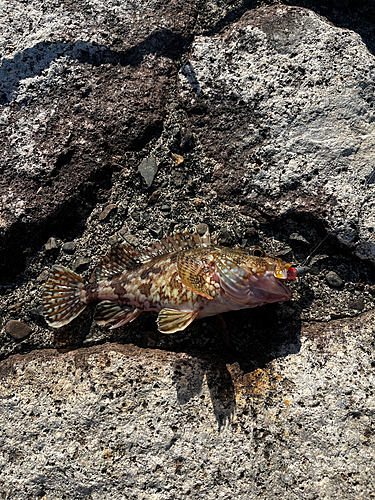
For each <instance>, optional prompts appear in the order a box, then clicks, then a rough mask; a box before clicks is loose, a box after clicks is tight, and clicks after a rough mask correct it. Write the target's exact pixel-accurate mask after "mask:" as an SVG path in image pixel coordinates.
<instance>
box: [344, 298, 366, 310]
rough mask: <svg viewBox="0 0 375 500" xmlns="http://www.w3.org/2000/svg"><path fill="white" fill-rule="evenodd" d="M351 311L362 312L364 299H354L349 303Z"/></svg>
mask: <svg viewBox="0 0 375 500" xmlns="http://www.w3.org/2000/svg"><path fill="white" fill-rule="evenodd" d="M348 307H349V309H356V310H357V311H362V310H363V308H364V303H363V300H362V299H352V300H349V302H348Z"/></svg>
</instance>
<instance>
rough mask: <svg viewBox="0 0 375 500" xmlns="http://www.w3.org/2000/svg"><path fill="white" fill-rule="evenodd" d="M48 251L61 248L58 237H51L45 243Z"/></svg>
mask: <svg viewBox="0 0 375 500" xmlns="http://www.w3.org/2000/svg"><path fill="white" fill-rule="evenodd" d="M44 248H45V250H46V252H50V251H51V250H56V249H57V248H59V243H58V241H57V239H56V238H53V237H51V238H50V239H49V240H48V241H47V243H46V244H45V245H44Z"/></svg>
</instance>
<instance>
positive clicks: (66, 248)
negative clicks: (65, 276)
mask: <svg viewBox="0 0 375 500" xmlns="http://www.w3.org/2000/svg"><path fill="white" fill-rule="evenodd" d="M76 248H77V245H76V244H75V242H74V241H67V242H66V243H64V244H63V246H62V251H63V252H65V253H68V254H70V255H71V254H73V253H74V252H75V251H76Z"/></svg>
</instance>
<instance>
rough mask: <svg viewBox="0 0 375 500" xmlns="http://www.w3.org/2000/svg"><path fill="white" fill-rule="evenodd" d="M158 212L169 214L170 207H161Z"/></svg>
mask: <svg viewBox="0 0 375 500" xmlns="http://www.w3.org/2000/svg"><path fill="white" fill-rule="evenodd" d="M160 210H161V211H162V212H169V211H170V210H171V207H170V206H169V205H162V206H161V207H160Z"/></svg>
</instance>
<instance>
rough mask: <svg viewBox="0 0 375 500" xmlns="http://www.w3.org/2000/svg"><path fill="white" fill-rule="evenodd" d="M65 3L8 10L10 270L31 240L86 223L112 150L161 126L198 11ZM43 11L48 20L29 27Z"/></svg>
mask: <svg viewBox="0 0 375 500" xmlns="http://www.w3.org/2000/svg"><path fill="white" fill-rule="evenodd" d="M61 8H62V12H61V15H59V16H57V17H54V18H52V17H50V14H49V7H47V9H45V7H43V6H42V3H38V4H35V6H34V8H33V9H32V11H28V10H27V11H24V12H23V14H22V16H23V17H22V19H23V20H22V23H21V24H19V22H18V20H19V19H20V18H19V15H18V14H15V15H14V16H13V17H12V16H11V17H9V16H8V15H7V14H5V15H6V19H7V20H6V35H5V34H4V36H6V40H7V47H8V49H7V51H6V52H4V51H3V52H2V63H1V71H2V76H1V78H0V116H2V117H3V119H2V133H1V137H0V151H1V165H0V169H1V172H2V175H1V182H0V200H2V204H3V205H4V207H3V208H2V212H1V224H0V276H1V277H2V279H8V277H14V276H15V275H17V274H18V273H19V272H20V271H22V270H23V269H24V266H25V260H26V255H25V253H24V250H25V248H27V247H29V248H32V249H33V250H35V249H37V248H39V247H40V246H41V244H42V243H44V240H43V239H44V238H45V234H46V233H47V234H48V232H54V233H57V232H58V233H59V236H60V237H61V238H66V237H67V234H70V232H71V230H72V228H74V227H77V226H79V224H80V223H81V221H82V217H85V216H87V215H88V214H89V213H90V210H91V207H92V206H93V205H94V204H95V203H96V202H97V197H98V193H99V190H100V189H102V190H103V189H105V190H106V189H108V188H110V185H111V175H112V172H113V171H114V169H115V168H116V165H115V163H116V162H115V161H114V158H115V157H121V156H123V153H124V151H129V150H135V149H141V148H142V147H143V146H144V145H145V144H146V143H148V142H149V141H150V139H151V138H152V137H153V136H154V134H156V133H159V132H160V131H161V129H162V125H163V119H164V114H165V109H164V107H165V102H166V99H167V96H168V86H169V82H170V81H171V80H174V79H175V74H176V69H177V66H176V62H177V61H178V60H179V58H180V57H181V54H182V51H183V47H184V43H185V37H187V36H188V33H189V30H190V28H191V23H192V22H193V20H194V19H195V17H196V14H197V12H196V7H195V6H194V5H193V4H191V3H190V2H188V3H186V4H184V5H182V4H181V3H180V2H178V1H177V0H168V1H167V2H162V4H160V6H159V7H158V8H154V5H153V3H152V2H147V3H146V4H142V7H139V9H140V10H139V11H138V10H137V12H139V14H140V15H139V16H138V15H136V16H135V17H134V12H135V11H133V9H127V8H125V7H124V8H122V7H120V8H119V9H120V11H121V12H120V11H119V12H118V13H116V14H115V13H114V10H113V9H112V8H109V9H104V10H102V11H101V13H100V14H99V11H98V10H97V6H96V5H95V6H94V5H92V6H91V5H90V6H87V4H84V3H82V2H81V0H78V2H73V3H69V2H68V4H64V6H62V7H61ZM16 9H17V7H16ZM136 9H138V7H137V8H136ZM35 16H36V17H35ZM35 19H39V21H38V23H39V22H40V26H43V28H41V29H39V28H38V29H36V31H35V30H34V28H30V27H31V26H34V25H35ZM145 19H147V22H145ZM30 30H31V31H33V30H34V31H33V34H31V31H30ZM30 37H31V38H30ZM11 136H12V141H11V142H10V141H9V137H11ZM36 227H38V228H39V227H42V228H43V231H39V230H35V228H36ZM42 238H43V239H42Z"/></svg>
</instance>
